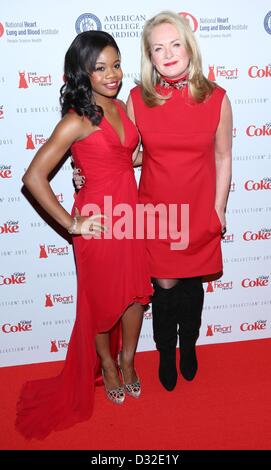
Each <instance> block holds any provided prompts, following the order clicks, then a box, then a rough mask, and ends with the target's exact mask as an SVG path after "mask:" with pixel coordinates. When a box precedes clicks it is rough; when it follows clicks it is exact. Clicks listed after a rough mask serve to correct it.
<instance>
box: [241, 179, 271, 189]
mask: <svg viewBox="0 0 271 470" xmlns="http://www.w3.org/2000/svg"><path fill="white" fill-rule="evenodd" d="M244 186H245V190H246V191H265V190H270V189H271V178H263V179H261V180H260V181H254V180H248V181H246V182H245V185H244Z"/></svg>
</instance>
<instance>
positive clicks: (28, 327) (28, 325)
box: [2, 320, 32, 333]
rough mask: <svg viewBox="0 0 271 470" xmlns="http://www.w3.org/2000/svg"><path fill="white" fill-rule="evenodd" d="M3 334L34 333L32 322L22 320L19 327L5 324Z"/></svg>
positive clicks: (18, 324)
mask: <svg viewBox="0 0 271 470" xmlns="http://www.w3.org/2000/svg"><path fill="white" fill-rule="evenodd" d="M2 331H3V333H24V332H26V331H32V321H31V320H21V321H20V322H19V323H17V325H12V324H11V323H5V324H4V325H3V326H2Z"/></svg>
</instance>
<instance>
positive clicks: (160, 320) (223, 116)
mask: <svg viewBox="0 0 271 470" xmlns="http://www.w3.org/2000/svg"><path fill="white" fill-rule="evenodd" d="M127 109H128V114H129V115H130V117H131V119H133V121H134V122H135V124H136V126H137V128H138V130H139V132H140V135H141V139H142V144H143V163H142V173H141V179H140V185H139V201H140V202H141V203H144V204H153V205H154V206H156V205H158V204H161V203H162V204H163V205H166V206H167V207H168V209H169V207H170V204H175V205H176V204H177V205H178V207H179V208H180V205H181V204H184V205H186V207H188V208H189V210H188V213H185V212H184V216H183V213H181V214H182V216H181V217H180V216H179V219H178V221H179V230H180V228H182V238H181V239H180V240H179V242H180V244H179V245H178V243H177V247H176V245H175V249H172V247H173V245H172V243H174V242H175V243H176V240H175V239H173V238H172V237H171V234H170V233H169V231H168V232H167V237H166V239H165V238H163V239H161V237H159V236H156V237H155V238H154V239H148V236H147V235H146V243H147V253H148V261H149V268H150V272H151V276H152V278H153V284H154V288H155V293H154V296H153V301H152V302H153V303H152V312H153V331H154V339H155V341H156V345H157V348H158V350H159V352H160V365H159V378H160V381H161V383H162V385H163V386H164V387H165V388H166V389H167V390H169V391H170V390H173V389H174V387H175V385H176V381H177V369H176V344H177V331H178V330H179V337H180V347H181V358H180V371H181V373H182V375H183V377H184V378H185V379H186V380H192V379H193V378H194V377H195V374H196V372H197V367H198V364H197V357H196V350H195V344H196V340H197V338H198V335H199V328H200V324H201V314H202V307H203V298H204V291H203V287H202V276H204V275H207V274H214V273H219V272H221V271H222V256H221V235H222V234H223V233H224V231H225V229H226V221H225V208H226V201H227V197H228V191H229V186H230V179H231V141H232V114H231V106H230V102H229V100H228V98H227V96H226V93H225V90H223V89H222V88H220V87H219V86H218V85H216V84H215V83H213V82H210V81H209V80H207V79H206V78H205V77H204V75H203V72H202V66H201V57H200V52H199V49H198V46H197V44H196V40H195V38H194V35H193V33H192V31H191V29H190V27H189V24H188V22H187V20H186V19H185V18H183V17H182V16H180V15H177V14H175V13H173V12H168V11H166V12H162V13H160V14H158V15H156V16H155V17H153V18H151V19H150V20H149V21H147V23H146V24H145V27H144V30H143V34H142V62H141V81H140V84H139V85H138V86H137V87H135V88H134V89H133V90H132V91H131V94H130V96H129V98H128V103H127ZM178 214H180V209H179V210H178ZM169 228H170V223H169Z"/></svg>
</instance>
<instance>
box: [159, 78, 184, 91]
mask: <svg viewBox="0 0 271 470" xmlns="http://www.w3.org/2000/svg"><path fill="white" fill-rule="evenodd" d="M187 83H188V80H187V75H186V76H184V77H182V78H178V79H177V80H171V79H170V78H167V77H163V76H162V77H161V81H160V85H161V86H162V87H163V88H167V89H169V88H176V89H177V90H181V89H182V88H184V87H185V86H186V85H187Z"/></svg>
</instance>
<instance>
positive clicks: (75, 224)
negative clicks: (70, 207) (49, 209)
mask: <svg viewBox="0 0 271 470" xmlns="http://www.w3.org/2000/svg"><path fill="white" fill-rule="evenodd" d="M77 222H78V219H77V217H76V216H75V217H74V218H73V222H72V224H71V226H70V227H69V228H68V233H69V234H70V235H73V234H74V232H75V230H76V227H77Z"/></svg>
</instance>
